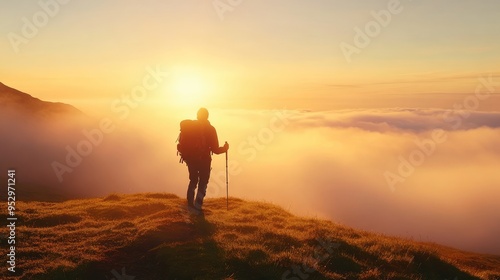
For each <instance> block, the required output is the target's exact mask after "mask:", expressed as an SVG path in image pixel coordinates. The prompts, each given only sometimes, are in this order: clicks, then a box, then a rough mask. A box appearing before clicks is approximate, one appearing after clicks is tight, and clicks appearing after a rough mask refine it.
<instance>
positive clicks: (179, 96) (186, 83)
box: [169, 70, 210, 106]
mask: <svg viewBox="0 0 500 280" xmlns="http://www.w3.org/2000/svg"><path fill="white" fill-rule="evenodd" d="M209 94H210V86H209V82H208V81H207V79H206V78H205V77H204V76H203V75H202V73H200V72H199V71H187V70H184V71H177V72H175V73H173V75H172V79H171V84H170V86H169V100H170V101H171V102H173V103H174V105H180V106H198V105H202V104H203V103H204V102H205V101H207V97H208V96H209Z"/></svg>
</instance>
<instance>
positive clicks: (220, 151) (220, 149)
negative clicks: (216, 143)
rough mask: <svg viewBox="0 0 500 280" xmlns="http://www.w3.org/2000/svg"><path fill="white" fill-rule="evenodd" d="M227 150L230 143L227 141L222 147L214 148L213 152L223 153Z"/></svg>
mask: <svg viewBox="0 0 500 280" xmlns="http://www.w3.org/2000/svg"><path fill="white" fill-rule="evenodd" d="M227 150H229V144H228V143H227V142H226V143H225V144H224V146H222V147H217V148H212V152H213V153H214V154H216V155H220V154H223V153H225V152H227Z"/></svg>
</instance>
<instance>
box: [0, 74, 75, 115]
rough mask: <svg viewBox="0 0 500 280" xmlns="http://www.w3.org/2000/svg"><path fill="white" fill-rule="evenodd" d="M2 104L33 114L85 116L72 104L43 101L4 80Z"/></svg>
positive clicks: (0, 98)
mask: <svg viewBox="0 0 500 280" xmlns="http://www.w3.org/2000/svg"><path fill="white" fill-rule="evenodd" d="M0 106H1V107H2V108H3V109H4V110H9V111H10V112H14V113H23V114H26V113H28V114H30V115H31V116H58V115H60V114H69V115H73V116H75V117H84V116H85V114H84V113H83V112H82V111H80V110H78V109H77V108H76V107H74V106H72V105H69V104H66V103H61V102H49V101H43V100H41V99H39V98H36V97H34V96H32V95H30V94H28V93H25V92H22V91H20V90H17V89H15V88H12V87H9V86H7V85H5V84H4V83H2V82H0Z"/></svg>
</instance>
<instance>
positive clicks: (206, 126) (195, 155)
mask: <svg viewBox="0 0 500 280" xmlns="http://www.w3.org/2000/svg"><path fill="white" fill-rule="evenodd" d="M180 126H181V133H180V135H179V144H178V145H177V151H178V152H179V153H180V155H181V162H186V164H187V166H188V171H189V186H188V190H187V202H188V206H190V207H192V208H194V209H196V210H198V211H201V210H202V206H203V199H204V198H205V194H206V191H207V185H208V180H209V178H210V170H211V163H212V153H214V154H217V155H218V154H222V153H225V152H227V150H228V149H229V144H228V143H227V142H226V143H225V144H224V146H223V147H219V139H218V137H217V131H216V130H215V128H214V127H213V126H212V125H211V124H210V122H209V121H208V110H207V109H205V108H200V109H199V110H198V114H197V120H184V121H182V122H181V125H180ZM197 187H198V192H197V193H196V199H195V194H194V193H195V189H196V188H197Z"/></svg>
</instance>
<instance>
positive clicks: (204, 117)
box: [197, 108, 208, 121]
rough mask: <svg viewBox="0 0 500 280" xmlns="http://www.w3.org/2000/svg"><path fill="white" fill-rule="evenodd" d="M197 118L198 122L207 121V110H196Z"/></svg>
mask: <svg viewBox="0 0 500 280" xmlns="http://www.w3.org/2000/svg"><path fill="white" fill-rule="evenodd" d="M197 117H198V120H199V121H206V120H208V110H207V109H206V108H200V110H198V114H197Z"/></svg>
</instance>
